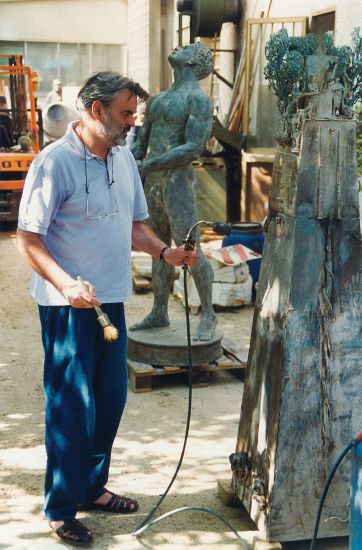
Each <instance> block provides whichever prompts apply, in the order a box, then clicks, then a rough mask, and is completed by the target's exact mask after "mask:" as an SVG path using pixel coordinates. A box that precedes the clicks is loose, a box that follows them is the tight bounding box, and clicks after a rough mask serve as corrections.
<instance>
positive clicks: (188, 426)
mask: <svg viewBox="0 0 362 550" xmlns="http://www.w3.org/2000/svg"><path fill="white" fill-rule="evenodd" d="M182 269H183V270H184V292H185V309H186V331H187V343H188V361H189V376H188V382H189V398H188V407H187V420H186V429H185V437H184V442H183V446H182V451H181V455H180V458H179V461H178V464H177V467H176V470H175V473H174V474H173V476H172V479H171V481H170V483H169V484H168V487H167V489H166V490H165V492H164V493H163V495H162V496H161V497H160V499H159V500H158V502H157V503H156V504H155V506H154V507H153V508H152V509H151V510H150V512H149V513H148V514H147V516H146V518H145V519H144V520H143V521H142V522H141V523H140V524H139V525H138V527H136V529H135V531H133V532H132V535H135V536H137V535H139V534H140V533H141V532H142V533H143V532H144V531H145V530H146V529H148V527H149V526H150V525H151V524H150V523H149V524H148V525H146V523H147V522H148V520H149V519H150V518H151V517H152V516H153V514H154V513H155V512H156V510H157V508H158V507H159V506H160V504H161V502H162V501H163V500H164V499H165V498H166V496H167V494H168V492H169V490H170V489H171V487H172V485H173V483H174V481H175V479H176V477H177V474H178V473H179V470H180V468H181V464H182V461H183V458H184V454H185V450H186V444H187V439H188V435H189V429H190V421H191V408H192V347H191V333H190V312H189V307H188V305H189V304H188V292H187V279H186V275H187V266H186V265H185V266H183V267H182ZM144 526H145V527H144Z"/></svg>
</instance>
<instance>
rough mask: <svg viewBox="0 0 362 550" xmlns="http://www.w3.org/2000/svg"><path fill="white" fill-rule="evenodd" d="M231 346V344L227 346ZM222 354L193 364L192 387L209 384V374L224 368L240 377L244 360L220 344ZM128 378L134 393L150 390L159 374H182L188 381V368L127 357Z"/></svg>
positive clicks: (158, 378)
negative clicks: (216, 359)
mask: <svg viewBox="0 0 362 550" xmlns="http://www.w3.org/2000/svg"><path fill="white" fill-rule="evenodd" d="M228 347H232V346H228ZM222 349H223V352H224V353H223V356H222V357H221V359H219V360H218V361H215V362H212V363H207V364H204V365H194V366H193V368H192V387H193V388H204V387H207V386H208V385H209V381H210V374H211V373H214V372H220V371H224V370H231V371H232V373H233V374H234V375H235V376H237V377H238V378H242V377H243V374H244V368H245V367H246V361H243V360H241V359H240V357H238V356H237V355H236V353H235V352H233V351H232V349H230V350H229V349H226V348H224V346H222ZM127 366H128V380H129V385H130V387H131V389H132V390H133V391H134V392H135V393H145V392H149V391H152V382H155V381H156V380H157V381H159V380H160V377H161V376H168V375H174V374H178V375H182V377H183V378H184V380H185V382H186V383H187V382H188V369H187V368H186V367H179V366H177V365H175V366H169V367H159V366H155V365H150V364H148V363H141V362H139V361H135V360H133V359H127Z"/></svg>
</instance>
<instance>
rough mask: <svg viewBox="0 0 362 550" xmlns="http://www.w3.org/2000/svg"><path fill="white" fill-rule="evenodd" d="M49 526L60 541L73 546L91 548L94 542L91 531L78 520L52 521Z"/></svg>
mask: <svg viewBox="0 0 362 550" xmlns="http://www.w3.org/2000/svg"><path fill="white" fill-rule="evenodd" d="M49 525H50V527H51V528H52V530H53V532H54V533H55V534H56V535H57V536H58V537H59V538H60V539H62V540H64V542H67V543H68V544H72V545H73V546H89V545H90V544H91V542H92V540H93V535H92V533H91V531H89V530H88V529H87V528H86V527H85V526H84V525H83V524H82V523H81V522H80V521H78V520H77V519H66V520H64V521H63V520H60V521H50V522H49Z"/></svg>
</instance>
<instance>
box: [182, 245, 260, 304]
mask: <svg viewBox="0 0 362 550" xmlns="http://www.w3.org/2000/svg"><path fill="white" fill-rule="evenodd" d="M212 244H213V245H214V246H210V243H208V245H207V246H202V249H203V251H204V253H205V255H206V256H207V257H208V260H209V262H210V265H211V267H212V269H213V272H214V281H213V285H212V303H213V305H214V306H220V307H238V306H245V305H249V304H250V303H251V301H252V286H253V280H252V277H251V275H250V271H249V265H248V263H247V262H248V261H251V260H252V259H257V258H260V255H259V254H256V253H255V252H253V251H252V250H250V249H249V248H247V247H246V246H243V245H241V244H237V245H232V246H226V247H221V248H220V243H219V242H214V243H212ZM187 291H188V302H189V306H190V311H191V313H192V314H197V313H198V311H199V308H200V306H201V303H200V298H199V295H198V292H197V289H196V285H195V282H194V280H193V277H192V275H191V274H190V273H188V274H187ZM173 294H174V296H176V297H177V298H180V299H181V302H182V304H183V305H184V306H185V296H184V283H183V278H182V277H180V278H179V279H176V280H175V283H174V287H173Z"/></svg>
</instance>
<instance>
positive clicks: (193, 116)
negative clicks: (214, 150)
mask: <svg viewBox="0 0 362 550" xmlns="http://www.w3.org/2000/svg"><path fill="white" fill-rule="evenodd" d="M188 109H189V118H188V120H187V122H186V126H185V143H184V144H182V145H179V146H178V147H174V148H172V149H169V150H168V151H167V152H166V153H164V154H162V155H159V156H157V157H153V158H151V159H147V160H145V161H144V162H142V163H140V164H139V166H138V168H139V172H140V175H141V176H145V175H147V174H149V173H150V172H155V171H157V170H169V169H172V168H177V167H178V166H182V165H183V164H188V163H189V162H192V161H193V160H195V159H196V158H197V157H199V156H200V154H201V153H202V151H203V149H204V147H205V144H206V141H207V140H208V138H209V137H210V134H211V128H212V109H213V107H212V102H211V100H210V98H209V97H208V96H206V95H205V94H204V93H203V92H200V93H197V94H195V95H193V96H192V97H191V98H190V99H189V105H188Z"/></svg>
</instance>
